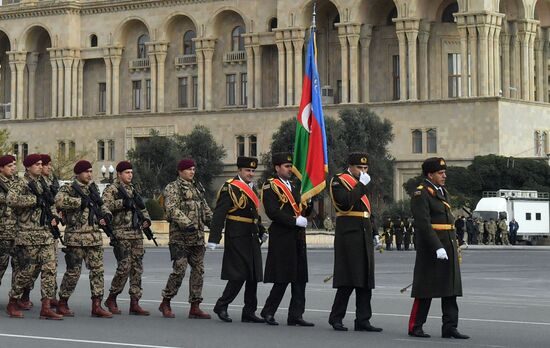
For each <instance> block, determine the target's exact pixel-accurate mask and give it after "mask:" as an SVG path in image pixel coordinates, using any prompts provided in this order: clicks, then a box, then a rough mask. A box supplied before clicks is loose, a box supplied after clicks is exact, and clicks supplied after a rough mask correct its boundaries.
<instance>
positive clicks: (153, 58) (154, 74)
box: [145, 42, 158, 113]
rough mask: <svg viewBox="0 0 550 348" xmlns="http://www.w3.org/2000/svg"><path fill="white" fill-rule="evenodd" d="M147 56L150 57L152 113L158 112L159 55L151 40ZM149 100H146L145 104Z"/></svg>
mask: <svg viewBox="0 0 550 348" xmlns="http://www.w3.org/2000/svg"><path fill="white" fill-rule="evenodd" d="M147 57H148V58H149V73H150V74H149V75H150V79H151V92H150V93H151V101H150V104H149V106H150V109H149V111H150V112H151V113H155V112H157V81H158V78H157V57H156V52H155V44H154V43H152V42H149V43H148V45H147ZM146 104H147V101H145V105H146Z"/></svg>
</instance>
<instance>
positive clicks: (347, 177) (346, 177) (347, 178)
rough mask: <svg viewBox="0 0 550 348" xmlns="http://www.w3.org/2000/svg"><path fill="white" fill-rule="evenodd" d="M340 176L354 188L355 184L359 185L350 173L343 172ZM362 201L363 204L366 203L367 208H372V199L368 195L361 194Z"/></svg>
mask: <svg viewBox="0 0 550 348" xmlns="http://www.w3.org/2000/svg"><path fill="white" fill-rule="evenodd" d="M340 178H341V179H342V180H344V181H345V182H346V184H348V185H349V186H350V187H351V188H352V189H353V188H354V187H355V185H357V180H355V179H354V178H353V177H352V176H351V175H349V174H342V175H340ZM361 202H363V204H364V205H365V207H367V210H368V211H369V213H370V211H371V209H370V201H369V198H368V197H367V195H363V196H361Z"/></svg>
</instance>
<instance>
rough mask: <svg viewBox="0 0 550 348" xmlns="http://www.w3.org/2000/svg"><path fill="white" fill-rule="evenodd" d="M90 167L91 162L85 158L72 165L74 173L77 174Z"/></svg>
mask: <svg viewBox="0 0 550 348" xmlns="http://www.w3.org/2000/svg"><path fill="white" fill-rule="evenodd" d="M90 168H92V164H91V163H90V162H88V161H86V160H80V161H78V162H76V164H75V165H74V173H75V174H76V175H78V174H80V173H83V172H85V171H87V170H88V169H90Z"/></svg>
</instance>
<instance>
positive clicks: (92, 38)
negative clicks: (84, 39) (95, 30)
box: [90, 34, 97, 47]
mask: <svg viewBox="0 0 550 348" xmlns="http://www.w3.org/2000/svg"><path fill="white" fill-rule="evenodd" d="M90 47H97V35H96V34H92V35H90Z"/></svg>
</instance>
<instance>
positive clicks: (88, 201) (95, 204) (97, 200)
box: [71, 180, 116, 244]
mask: <svg viewBox="0 0 550 348" xmlns="http://www.w3.org/2000/svg"><path fill="white" fill-rule="evenodd" d="M71 187H72V188H73V189H74V190H75V191H76V193H77V194H78V195H79V196H80V198H81V199H82V200H83V202H84V203H85V207H87V208H88V209H90V214H88V225H90V226H93V225H94V217H95V218H96V219H97V221H98V223H99V221H100V220H101V219H103V220H105V225H99V227H100V228H101V229H102V230H103V232H105V234H106V235H107V237H109V239H111V244H113V242H114V241H116V237H115V234H114V233H113V228H112V226H111V218H110V216H109V215H108V214H103V212H102V211H101V206H103V200H101V196H100V195H99V189H98V188H97V186H96V184H94V183H92V184H90V194H89V195H87V194H85V193H84V191H82V188H81V187H80V186H78V183H77V182H76V180H75V181H73V183H72V184H71Z"/></svg>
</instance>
